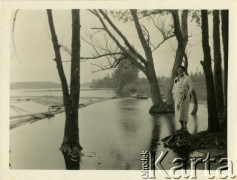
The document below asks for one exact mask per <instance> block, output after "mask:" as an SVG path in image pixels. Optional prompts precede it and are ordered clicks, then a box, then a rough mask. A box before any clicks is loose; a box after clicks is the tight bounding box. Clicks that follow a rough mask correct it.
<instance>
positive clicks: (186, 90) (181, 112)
mask: <svg viewBox="0 0 237 180" xmlns="http://www.w3.org/2000/svg"><path fill="white" fill-rule="evenodd" d="M192 90H193V85H192V80H191V78H190V77H189V76H187V75H184V76H183V77H176V78H175V79H174V85H173V91H172V93H173V98H174V102H175V118H176V120H178V121H186V122H187V121H188V117H189V105H190V101H191V92H192ZM178 105H180V108H179V109H178V108H177V107H178Z"/></svg>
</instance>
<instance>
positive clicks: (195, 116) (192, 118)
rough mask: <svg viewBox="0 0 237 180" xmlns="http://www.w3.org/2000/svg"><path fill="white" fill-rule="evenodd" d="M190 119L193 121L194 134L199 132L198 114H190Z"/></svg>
mask: <svg viewBox="0 0 237 180" xmlns="http://www.w3.org/2000/svg"><path fill="white" fill-rule="evenodd" d="M190 117H191V118H190V120H191V121H193V123H192V124H193V126H194V128H193V134H196V133H197V132H198V116H197V115H192V116H190Z"/></svg>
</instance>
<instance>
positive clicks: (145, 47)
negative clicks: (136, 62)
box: [130, 9, 153, 61]
mask: <svg viewBox="0 0 237 180" xmlns="http://www.w3.org/2000/svg"><path fill="white" fill-rule="evenodd" d="M130 12H131V14H132V16H133V19H134V23H135V26H136V29H137V33H138V37H139V39H140V41H141V44H142V47H143V50H144V52H145V55H146V59H147V61H153V57H152V52H151V48H150V46H149V44H148V43H147V42H146V39H145V37H144V35H143V32H142V28H141V25H140V23H139V21H138V17H137V10H136V9H133V10H130Z"/></svg>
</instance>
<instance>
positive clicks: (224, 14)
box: [221, 10, 229, 128]
mask: <svg viewBox="0 0 237 180" xmlns="http://www.w3.org/2000/svg"><path fill="white" fill-rule="evenodd" d="M221 21H222V26H221V29H222V41H223V52H224V102H225V103H224V105H225V107H224V108H225V110H224V124H225V128H227V103H228V101H227V100H228V94H227V92H228V91H227V90H228V49H229V46H228V45H229V11H228V10H221Z"/></svg>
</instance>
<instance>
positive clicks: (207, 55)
mask: <svg viewBox="0 0 237 180" xmlns="http://www.w3.org/2000/svg"><path fill="white" fill-rule="evenodd" d="M201 14H202V18H201V19H202V47H203V54H204V61H201V64H202V66H203V70H204V73H205V78H206V87H207V109H208V131H219V129H220V127H219V119H218V114H217V106H216V93H215V88H214V81H213V74H212V67H211V52H210V46H209V33H208V29H209V28H208V13H207V10H202V11H201Z"/></svg>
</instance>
